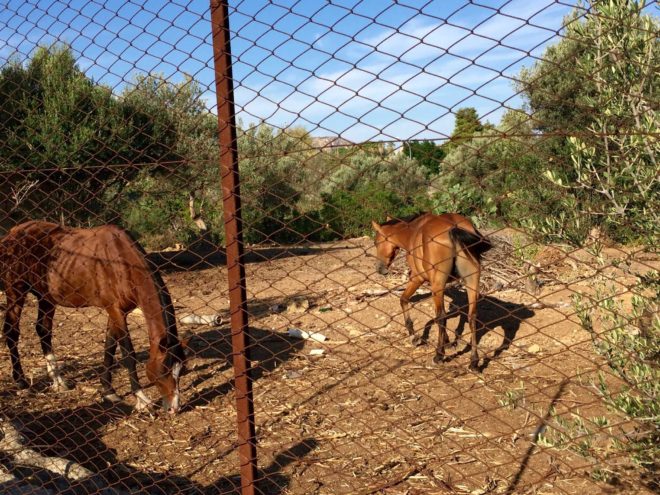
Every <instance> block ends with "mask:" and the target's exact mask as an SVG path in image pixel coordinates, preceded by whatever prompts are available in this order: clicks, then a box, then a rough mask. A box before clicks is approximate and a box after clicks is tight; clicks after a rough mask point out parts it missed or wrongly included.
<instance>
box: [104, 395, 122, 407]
mask: <svg viewBox="0 0 660 495" xmlns="http://www.w3.org/2000/svg"><path fill="white" fill-rule="evenodd" d="M103 400H107V401H108V402H112V403H113V404H116V403H117V402H121V397H119V396H118V395H117V394H116V393H114V392H112V393H110V394H105V395H104V396H103Z"/></svg>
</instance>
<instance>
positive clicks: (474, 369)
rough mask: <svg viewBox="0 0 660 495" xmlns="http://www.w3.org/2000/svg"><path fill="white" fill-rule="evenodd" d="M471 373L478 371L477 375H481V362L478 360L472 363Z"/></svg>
mask: <svg viewBox="0 0 660 495" xmlns="http://www.w3.org/2000/svg"><path fill="white" fill-rule="evenodd" d="M469 369H470V371H476V372H477V373H481V368H480V367H479V360H478V359H477V360H476V361H474V360H473V361H470V368H469Z"/></svg>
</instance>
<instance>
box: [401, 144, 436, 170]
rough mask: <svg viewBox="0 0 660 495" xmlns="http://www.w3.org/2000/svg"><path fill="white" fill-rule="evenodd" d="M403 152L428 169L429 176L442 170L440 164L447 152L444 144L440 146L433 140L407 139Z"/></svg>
mask: <svg viewBox="0 0 660 495" xmlns="http://www.w3.org/2000/svg"><path fill="white" fill-rule="evenodd" d="M401 152H402V153H403V154H406V155H408V157H409V158H414V159H415V160H417V162H418V163H419V164H420V165H421V166H422V167H424V168H425V169H426V175H427V177H431V176H434V175H437V174H438V172H440V164H441V163H442V160H443V159H444V157H445V156H446V154H447V153H446V151H445V150H444V148H443V147H442V146H438V145H437V144H435V143H434V142H433V141H406V142H404V143H403V148H402V150H401Z"/></svg>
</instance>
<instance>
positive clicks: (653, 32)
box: [546, 0, 660, 242]
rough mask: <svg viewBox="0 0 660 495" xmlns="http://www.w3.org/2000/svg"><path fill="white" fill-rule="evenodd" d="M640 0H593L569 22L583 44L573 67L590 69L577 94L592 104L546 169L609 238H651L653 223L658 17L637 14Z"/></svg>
mask: <svg viewBox="0 0 660 495" xmlns="http://www.w3.org/2000/svg"><path fill="white" fill-rule="evenodd" d="M644 4H645V2H642V1H626V2H622V1H614V0H608V1H604V0H595V1H593V2H592V4H591V9H590V11H589V13H588V15H587V16H586V18H585V20H584V21H583V22H579V23H575V24H573V25H572V26H571V27H570V28H569V34H570V37H571V38H572V39H573V40H574V43H577V44H578V45H579V46H581V47H582V53H581V57H580V58H579V59H578V60H577V61H576V63H575V66H576V68H577V71H578V73H582V74H590V80H589V91H588V92H587V93H586V94H583V95H582V100H583V101H584V103H585V105H586V106H587V108H591V109H593V110H594V111H593V113H592V114H591V115H590V116H589V117H588V118H586V125H585V127H584V128H583V129H582V132H581V133H579V134H578V135H576V136H572V137H570V138H569V139H568V147H567V149H568V151H569V153H570V158H571V161H572V164H571V165H572V167H571V168H570V169H569V170H568V171H566V170H561V169H560V170H556V169H550V170H548V171H547V173H546V176H547V177H548V178H549V179H550V180H551V181H553V182H554V183H555V184H557V185H560V186H561V187H564V188H566V189H567V191H568V192H569V193H570V194H571V195H572V198H573V200H574V201H575V202H577V205H578V208H579V209H580V211H581V212H582V213H583V215H584V216H585V217H587V218H588V219H589V220H590V221H591V222H592V223H594V224H600V225H602V226H603V227H604V228H605V229H606V230H607V232H608V234H609V235H610V236H611V237H613V238H615V239H618V240H622V241H625V240H630V239H632V238H639V237H644V238H646V239H647V240H648V241H649V242H654V241H653V239H657V235H658V233H659V230H660V227H659V225H658V211H660V202H659V201H658V192H659V190H660V187H659V182H658V164H657V158H656V155H657V154H658V152H659V151H660V143H659V142H658V140H657V139H656V138H653V137H652V136H657V135H658V133H659V132H660V117H659V114H658V109H659V105H658V99H657V95H658V91H659V90H660V78H658V77H657V73H656V71H657V67H658V66H659V65H660V50H659V49H658V48H659V47H660V42H659V41H658V36H657V35H658V32H659V31H660V23H658V21H657V20H656V19H655V18H653V17H651V16H649V15H645V14H644V13H643V8H644Z"/></svg>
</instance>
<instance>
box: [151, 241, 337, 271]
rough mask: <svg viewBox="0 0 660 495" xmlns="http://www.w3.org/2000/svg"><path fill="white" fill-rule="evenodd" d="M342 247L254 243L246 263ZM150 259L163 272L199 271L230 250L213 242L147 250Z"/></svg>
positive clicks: (224, 259) (222, 262) (221, 262)
mask: <svg viewBox="0 0 660 495" xmlns="http://www.w3.org/2000/svg"><path fill="white" fill-rule="evenodd" d="M342 249H344V248H343V247H323V248H320V247H313V246H304V245H303V246H301V245H298V246H269V247H260V246H252V247H249V248H247V249H246V251H245V254H244V256H243V261H244V262H245V263H262V262H265V261H275V260H279V259H284V258H290V257H299V256H313V255H318V254H322V253H328V252H332V251H336V250H342ZM147 259H148V260H149V261H150V262H151V263H152V264H153V265H154V266H156V267H157V268H158V269H159V270H161V271H163V272H181V271H196V270H205V269H208V268H215V267H218V266H225V265H226V264H227V254H226V252H225V250H224V249H223V248H220V247H217V246H212V247H211V248H210V249H181V250H176V251H154V252H150V253H148V254H147Z"/></svg>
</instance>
